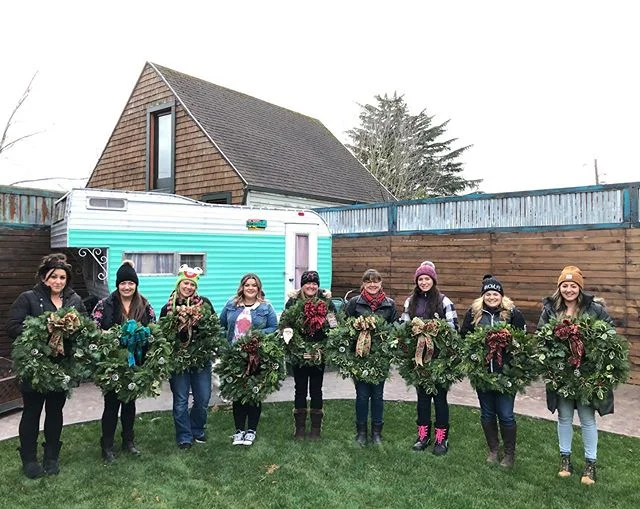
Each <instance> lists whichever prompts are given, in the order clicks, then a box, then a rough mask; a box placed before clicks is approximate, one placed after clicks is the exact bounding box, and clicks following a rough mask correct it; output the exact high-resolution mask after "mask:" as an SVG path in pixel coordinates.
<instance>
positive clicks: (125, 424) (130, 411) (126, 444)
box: [92, 260, 156, 463]
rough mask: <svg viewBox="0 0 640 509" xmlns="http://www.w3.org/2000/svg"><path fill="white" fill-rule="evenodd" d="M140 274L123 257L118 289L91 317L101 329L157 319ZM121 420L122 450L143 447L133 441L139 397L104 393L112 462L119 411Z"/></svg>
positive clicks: (105, 435) (106, 455)
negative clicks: (140, 288)
mask: <svg viewBox="0 0 640 509" xmlns="http://www.w3.org/2000/svg"><path fill="white" fill-rule="evenodd" d="M138 283H139V281H138V274H136V270H135V268H134V263H133V262H132V261H131V260H124V261H123V262H122V265H121V266H120V268H119V269H118V272H117V273H116V290H115V291H114V292H112V293H111V294H110V295H109V296H108V297H107V298H106V299H102V300H101V301H99V302H98V304H96V307H95V309H94V310H93V313H92V318H93V319H94V321H95V322H96V323H97V324H98V327H100V328H101V329H102V330H108V329H110V328H111V327H113V326H114V325H121V324H123V323H125V322H127V321H128V320H135V321H136V322H139V323H141V324H142V325H145V326H146V325H149V323H152V322H154V323H155V321H156V315H155V313H154V311H153V308H152V307H151V304H149V301H148V300H147V299H146V298H145V297H144V296H142V294H141V293H140V292H139V291H138ZM119 411H120V421H121V422H122V450H123V451H126V452H128V453H130V454H133V455H134V456H138V455H139V454H140V450H139V449H138V448H137V447H136V444H135V442H134V432H133V424H134V422H135V419H136V400H135V399H133V400H131V401H129V402H128V403H125V402H123V401H120V400H119V399H118V396H117V394H116V393H115V391H109V392H107V393H106V394H105V395H104V411H103V412H102V421H101V422H102V437H101V438H100V447H101V449H102V457H103V459H104V460H105V461H106V462H107V463H111V462H113V460H114V459H115V452H114V449H113V443H114V438H115V434H116V428H117V426H118V412H119Z"/></svg>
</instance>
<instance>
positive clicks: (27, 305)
mask: <svg viewBox="0 0 640 509" xmlns="http://www.w3.org/2000/svg"><path fill="white" fill-rule="evenodd" d="M36 278H37V280H38V283H37V284H36V285H35V286H34V287H33V288H32V289H31V290H27V291H26V292H23V293H21V294H20V296H19V297H18V298H17V299H16V300H15V302H14V303H13V304H12V305H11V308H10V309H9V321H8V324H7V333H8V335H9V337H10V338H11V339H16V338H17V337H18V336H19V335H20V334H21V333H22V330H23V324H24V320H25V318H27V317H29V316H40V315H41V314H43V313H45V312H46V311H57V310H58V309H60V308H62V307H65V308H67V307H73V308H76V309H77V310H78V311H79V312H80V313H86V310H85V308H84V304H83V303H82V299H81V298H80V296H79V295H78V294H77V293H76V292H74V291H73V290H72V289H71V286H70V285H71V265H69V264H68V263H67V257H66V256H65V255H64V254H62V253H54V254H50V255H48V256H45V257H44V258H43V259H42V262H41V263H40V266H39V267H38V270H37V272H36ZM65 352H67V355H68V352H69V349H68V348H65ZM54 362H55V359H54ZM20 392H21V393H22V401H23V410H22V418H21V419H20V426H19V428H18V433H19V437H20V448H19V451H20V458H21V460H22V471H23V472H24V475H26V476H27V477H29V478H30V479H35V478H36V477H41V476H43V475H44V474H48V475H56V474H58V472H59V471H60V468H59V465H58V457H59V454H60V448H61V447H62V442H60V435H61V434H62V425H63V416H62V409H63V408H64V404H65V402H66V401H67V393H66V392H64V391H51V392H47V393H41V392H36V391H35V390H34V389H33V387H32V386H31V383H30V382H29V380H22V381H21V384H20ZM43 407H44V409H45V419H44V438H45V443H44V460H43V465H42V466H41V465H40V464H39V463H38V459H37V447H38V430H39V429H40V415H41V414H42V408H43Z"/></svg>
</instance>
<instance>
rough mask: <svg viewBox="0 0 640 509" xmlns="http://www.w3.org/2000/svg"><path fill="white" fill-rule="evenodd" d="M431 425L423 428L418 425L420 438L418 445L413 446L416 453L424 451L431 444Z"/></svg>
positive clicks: (417, 441)
mask: <svg viewBox="0 0 640 509" xmlns="http://www.w3.org/2000/svg"><path fill="white" fill-rule="evenodd" d="M430 434H431V423H429V424H427V425H426V426H421V425H419V424H418V438H417V440H416V443H415V444H413V447H412V449H413V450H414V451H424V450H425V449H426V448H427V447H429V444H430V443H431V437H430Z"/></svg>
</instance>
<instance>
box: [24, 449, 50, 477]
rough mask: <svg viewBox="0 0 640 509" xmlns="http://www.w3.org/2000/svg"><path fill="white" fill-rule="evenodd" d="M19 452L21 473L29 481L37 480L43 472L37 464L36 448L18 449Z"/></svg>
mask: <svg viewBox="0 0 640 509" xmlns="http://www.w3.org/2000/svg"><path fill="white" fill-rule="evenodd" d="M18 451H19V452H20V459H21V460H22V472H23V473H24V475H26V476H27V477H28V478H29V479H37V478H38V477H42V476H43V475H44V470H43V469H42V466H41V465H40V463H38V457H37V454H36V448H35V447H34V448H27V447H24V446H23V447H18Z"/></svg>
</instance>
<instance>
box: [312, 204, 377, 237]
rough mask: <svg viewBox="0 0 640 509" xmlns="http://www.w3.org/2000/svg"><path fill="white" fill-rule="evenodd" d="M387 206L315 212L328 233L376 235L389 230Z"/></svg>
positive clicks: (319, 210)
mask: <svg viewBox="0 0 640 509" xmlns="http://www.w3.org/2000/svg"><path fill="white" fill-rule="evenodd" d="M388 210H389V209H388V206H387V205H383V206H381V207H367V208H354V209H346V210H323V209H318V210H316V212H318V214H319V215H320V216H321V217H322V219H324V220H325V222H326V223H327V226H328V227H329V231H330V232H331V233H332V234H336V233H378V232H386V231H388V230H389V218H388V214H389V212H388Z"/></svg>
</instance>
